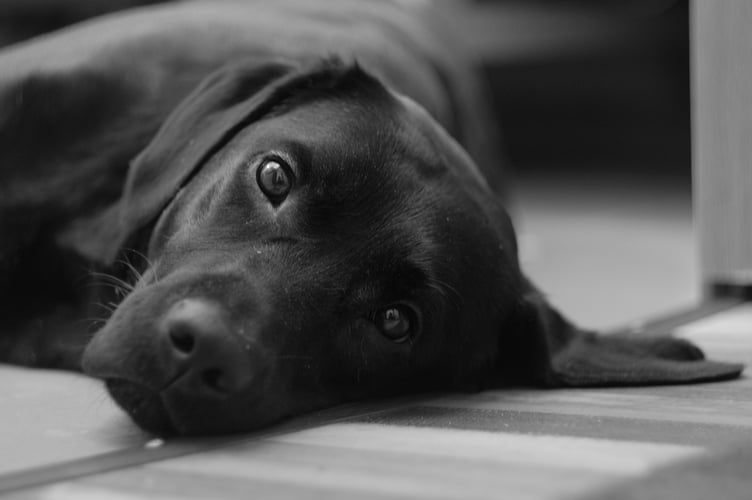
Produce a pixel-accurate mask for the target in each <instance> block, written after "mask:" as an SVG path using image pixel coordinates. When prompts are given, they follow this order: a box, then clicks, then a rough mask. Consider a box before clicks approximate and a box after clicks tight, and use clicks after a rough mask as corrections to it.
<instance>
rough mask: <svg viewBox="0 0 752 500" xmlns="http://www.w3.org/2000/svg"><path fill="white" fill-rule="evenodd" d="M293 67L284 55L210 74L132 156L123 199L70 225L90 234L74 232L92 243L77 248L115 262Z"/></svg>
mask: <svg viewBox="0 0 752 500" xmlns="http://www.w3.org/2000/svg"><path fill="white" fill-rule="evenodd" d="M293 72H294V68H293V67H292V66H291V65H289V64H286V63H283V62H280V61H275V60H270V61H264V62H259V61H242V62H238V63H233V64H231V65H228V66H226V67H223V68H221V69H219V70H217V71H216V72H214V73H212V74H211V75H209V76H208V77H206V78H205V79H204V80H203V81H202V82H201V83H200V84H199V85H198V86H197V87H196V88H195V89H194V90H193V92H191V93H190V94H189V95H188V96H187V97H186V98H185V99H184V100H183V101H182V102H181V103H180V105H178V106H177V108H176V109H175V110H174V111H173V112H172V113H171V114H170V115H169V116H168V117H167V119H166V120H165V121H164V122H163V124H162V127H161V128H160V129H159V131H158V132H157V133H156V135H155V136H154V137H153V139H152V140H151V142H150V143H149V144H148V146H147V147H146V148H145V149H144V150H142V151H141V153H140V154H139V155H138V156H136V158H135V159H134V160H132V162H131V167H130V169H129V172H128V177H127V179H126V183H125V187H124V190H123V194H122V196H121V198H120V200H119V202H118V203H117V204H116V205H115V206H113V207H112V208H111V209H110V210H108V211H106V212H104V213H102V214H100V215H99V216H98V217H96V218H93V219H90V220H87V221H83V222H82V224H81V227H80V228H79V229H77V228H75V227H74V228H72V231H71V234H75V233H74V232H80V233H86V234H88V235H89V238H88V239H87V238H85V237H82V238H75V239H77V240H79V241H85V242H86V241H88V245H90V248H79V251H82V253H85V254H87V255H89V256H91V257H93V258H95V259H96V260H99V261H104V262H111V261H112V260H113V259H114V258H115V257H116V254H117V252H118V250H119V249H120V248H121V247H122V246H123V244H124V242H125V241H126V240H127V238H128V237H129V236H132V235H133V233H134V232H135V231H136V230H138V229H139V228H140V227H142V226H144V225H145V224H147V223H148V222H149V221H151V220H152V219H153V218H154V217H155V216H157V215H158V214H159V212H160V211H161V210H162V209H163V208H164V206H165V205H166V204H167V203H168V202H169V201H170V200H171V199H172V197H173V196H175V194H176V193H177V192H178V190H179V189H180V188H181V187H182V186H183V185H184V184H185V183H186V182H187V180H188V179H189V178H190V176H191V175H192V174H193V173H194V172H195V171H196V169H198V168H199V167H200V166H201V165H202V164H203V163H204V162H205V161H206V160H207V159H208V158H209V157H210V156H211V155H212V154H213V153H215V152H216V151H217V150H218V149H220V148H221V147H222V146H223V145H224V144H226V142H227V141H228V140H230V139H231V138H232V136H233V135H235V134H236V133H237V132H238V130H240V129H241V128H242V127H244V126H246V125H247V124H248V123H251V122H252V121H254V120H255V119H257V118H258V117H259V116H262V115H263V114H265V113H266V112H268V110H269V109H270V107H271V106H273V105H274V104H275V103H276V102H277V100H278V99H277V97H278V96H277V93H279V90H280V87H283V86H284V82H285V80H286V78H285V77H286V76H289V75H291V74H292V73H293ZM92 235H96V236H95V237H91V236H92ZM69 239H71V238H70V237H69ZM77 246H78V247H81V245H77Z"/></svg>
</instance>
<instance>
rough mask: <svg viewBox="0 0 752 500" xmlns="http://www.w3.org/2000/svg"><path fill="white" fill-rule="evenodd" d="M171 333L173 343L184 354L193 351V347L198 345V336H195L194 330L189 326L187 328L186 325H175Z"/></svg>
mask: <svg viewBox="0 0 752 500" xmlns="http://www.w3.org/2000/svg"><path fill="white" fill-rule="evenodd" d="M169 335H170V340H171V341H172V345H173V346H174V347H175V349H177V350H178V351H179V352H181V353H183V354H190V353H191V352H193V348H194V347H195V346H196V338H195V337H194V335H193V332H191V331H190V329H189V328H186V327H185V325H180V324H177V325H173V327H172V328H170V332H169Z"/></svg>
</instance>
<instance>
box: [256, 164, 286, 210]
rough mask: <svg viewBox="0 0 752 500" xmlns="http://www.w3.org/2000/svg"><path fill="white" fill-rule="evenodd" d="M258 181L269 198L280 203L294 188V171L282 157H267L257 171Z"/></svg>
mask: <svg viewBox="0 0 752 500" xmlns="http://www.w3.org/2000/svg"><path fill="white" fill-rule="evenodd" d="M256 182H257V183H258V185H259V188H261V191H262V192H263V193H264V194H265V195H266V197H267V198H269V199H270V200H271V201H273V202H275V203H279V202H280V201H282V200H283V199H284V198H285V197H286V196H287V195H288V193H289V192H290V189H291V188H292V171H291V170H290V166H289V165H287V163H285V162H283V161H282V160H280V159H277V158H271V159H267V160H264V162H263V163H262V164H261V165H260V166H259V168H258V170H257V171H256Z"/></svg>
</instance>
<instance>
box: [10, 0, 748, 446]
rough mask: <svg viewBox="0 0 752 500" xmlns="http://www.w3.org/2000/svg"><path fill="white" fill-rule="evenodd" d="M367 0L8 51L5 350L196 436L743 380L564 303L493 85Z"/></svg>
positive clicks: (108, 32) (176, 20) (202, 19)
mask: <svg viewBox="0 0 752 500" xmlns="http://www.w3.org/2000/svg"><path fill="white" fill-rule="evenodd" d="M363 4H366V5H368V4H370V2H345V3H343V4H342V5H337V6H334V5H333V1H326V2H322V5H323V6H324V8H327V7H328V8H330V9H333V10H332V11H325V10H324V9H322V6H321V5H318V6H316V5H315V3H313V2H309V1H305V2H296V1H294V0H289V1H286V2H275V3H274V4H273V6H272V5H266V4H260V3H259V4H252V3H250V2H247V3H242V4H215V5H214V6H211V7H207V6H205V5H202V4H187V5H182V6H177V7H167V8H155V9H145V10H142V11H136V12H134V13H127V14H121V15H118V16H115V17H113V18H111V19H105V20H102V21H97V22H94V23H92V24H90V25H84V26H82V27H78V28H75V29H73V30H70V31H67V32H62V33H60V34H55V35H52V36H51V37H48V38H46V39H40V40H37V41H32V42H31V43H29V44H26V45H24V46H20V47H17V48H14V49H11V50H9V51H6V53H5V54H3V55H2V56H0V67H1V68H3V71H2V72H1V73H2V75H3V78H2V80H0V102H2V107H1V108H0V109H2V115H0V231H1V233H0V294H2V296H1V297H0V299H1V300H2V304H3V306H4V307H3V311H4V312H3V318H2V321H3V340H2V344H0V345H2V350H1V351H0V356H2V359H4V360H5V361H8V362H14V363H21V364H29V365H36V366H57V367H67V368H73V369H76V368H79V367H81V365H82V366H83V369H84V371H86V372H87V373H90V374H91V375H93V376H96V377H100V378H102V379H104V380H105V381H106V382H107V386H108V388H109V390H110V392H111V394H112V395H113V397H114V398H115V400H116V401H117V402H118V403H119V404H120V405H121V406H122V407H123V408H124V409H125V410H126V411H127V412H128V413H129V414H130V415H131V416H132V417H133V419H134V420H135V421H136V422H137V423H138V424H140V425H141V426H143V427H145V428H147V429H149V430H153V431H156V432H162V433H170V432H178V433H186V434H189V433H207V432H228V431H240V430H246V429H252V428H256V427H259V426H263V425H267V424H269V423H271V422H274V421H275V420H278V419H280V418H282V417H285V416H288V415H292V414H297V413H301V412H305V411H310V410H312V409H316V408H321V407H324V406H329V405H334V404H337V403H339V402H343V401H351V400H357V399H363V398H368V397H375V396H384V395H394V394H399V393H405V392H410V391H423V390H436V389H463V390H466V389H471V390H475V389H478V388H482V387H486V386H491V385H494V386H498V385H502V384H511V383H522V384H535V385H540V386H548V387H552V386H582V385H629V384H656V383H687V382H699V381H708V380H721V379H726V378H732V377H736V376H738V375H739V373H740V372H741V366H738V365H732V364H724V363H718V362H712V361H706V360H704V359H703V356H702V353H701V352H700V351H699V349H697V348H696V347H694V346H693V345H691V344H690V343H688V342H686V341H682V340H677V339H672V338H669V337H660V338H646V337H630V336H609V337H598V336H596V335H594V334H593V333H590V332H584V331H582V330H579V329H577V328H575V327H574V326H572V325H571V324H570V323H569V322H568V321H567V320H566V319H564V318H563V317H562V316H561V315H560V314H559V313H558V312H557V311H556V310H554V309H553V308H552V307H551V306H550V305H549V304H548V303H547V302H546V300H545V298H544V297H543V296H542V295H541V294H540V293H538V292H537V291H536V289H535V288H534V287H533V286H532V285H531V284H530V283H529V282H528V281H527V280H526V279H525V277H524V275H523V274H522V272H521V271H520V268H519V264H518V261H517V255H516V253H517V251H516V244H515V237H514V231H513V229H512V225H511V223H510V221H509V218H508V216H507V214H506V212H505V211H504V209H503V208H502V205H501V203H500V201H499V197H498V195H497V193H496V189H497V187H498V182H499V179H500V177H499V175H498V173H497V171H498V168H499V165H497V164H495V162H494V161H493V158H494V154H493V153H492V152H491V149H492V148H491V146H490V145H489V144H490V143H489V141H488V135H489V134H493V133H494V128H493V125H492V124H491V122H490V121H489V120H487V119H486V118H485V117H484V111H483V108H482V105H481V104H480V102H479V101H478V98H477V97H476V96H477V89H478V88H479V87H478V85H477V82H475V81H474V80H473V78H472V77H471V76H470V72H469V70H462V65H461V63H460V62H456V63H452V58H451V56H450V54H449V53H448V52H446V51H444V50H443V49H440V48H439V47H441V45H440V44H438V42H437V40H435V39H433V38H431V35H430V32H429V31H427V26H426V25H424V24H421V23H417V21H416V20H415V19H414V18H413V17H412V16H410V15H409V12H406V11H403V10H401V9H400V8H398V7H397V6H396V5H391V4H385V3H381V2H379V6H374V5H369V6H366V5H363ZM220 5H221V6H220ZM331 12H334V13H336V14H332V13H331ZM356 60H357V61H358V62H356ZM452 64H456V65H452ZM426 110H428V111H426ZM484 130H486V133H485V134H484V133H483V131H484ZM452 136H453V137H452ZM457 141H459V142H460V143H461V144H462V145H463V146H464V147H465V148H466V149H467V150H468V151H469V152H470V153H471V155H472V157H473V158H474V159H475V160H476V161H477V164H480V165H481V166H482V168H483V170H480V169H479V168H478V167H476V162H474V161H473V160H471V156H468V154H467V153H466V152H465V150H464V149H463V148H462V147H460V145H459V144H458V142H457ZM270 161H271V162H276V163H277V164H283V166H284V169H283V170H284V172H286V174H287V175H288V176H289V177H288V178H289V179H291V184H292V185H291V189H290V191H289V193H285V194H283V196H281V197H275V195H273V194H271V195H270V193H269V192H266V191H265V190H264V188H263V186H262V181H261V180H260V179H261V174H260V173H259V172H260V169H262V168H264V166H265V165H267V164H268V162H270ZM92 269H96V271H95V272H94V273H93V276H94V278H95V280H94V282H95V283H99V285H96V286H87V283H86V282H85V280H82V279H81V278H80V275H81V273H82V272H83V271H85V270H92ZM110 285H114V286H110ZM97 304H101V305H104V306H105V307H107V304H112V307H113V308H114V311H113V312H112V314H111V315H110V316H109V318H107V320H106V322H105V323H104V325H103V326H102V327H101V329H99V330H98V331H97V332H96V333H95V334H94V336H93V338H92V339H91V341H90V342H88V346H86V348H85V350H84V346H85V345H86V344H87V341H88V340H89V339H88V336H87V335H86V332H85V331H83V332H82V330H85V328H84V327H83V326H82V325H83V323H82V322H81V320H82V319H85V318H87V317H90V316H92V315H100V316H101V313H102V311H99V312H96V308H97V307H99V306H97ZM395 311H396V313H395ZM387 312H388V313H387ZM394 314H398V315H399V316H400V317H401V318H402V319H403V321H402V322H401V323H400V322H399V321H397V322H398V326H397V333H400V332H401V333H404V335H401V334H400V335H399V336H394V332H390V331H389V327H388V324H389V323H388V322H389V321H392V323H391V325H392V327H394V321H395V318H394ZM390 315H391V316H390ZM405 318H406V320H405ZM405 321H407V322H409V324H408V323H406V322H405ZM385 325H387V326H385Z"/></svg>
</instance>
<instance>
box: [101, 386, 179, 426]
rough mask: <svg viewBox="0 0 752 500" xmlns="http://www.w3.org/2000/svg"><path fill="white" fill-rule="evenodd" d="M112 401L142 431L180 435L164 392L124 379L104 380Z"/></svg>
mask: <svg viewBox="0 0 752 500" xmlns="http://www.w3.org/2000/svg"><path fill="white" fill-rule="evenodd" d="M104 382H105V385H106V387H107V390H108V392H109V393H110V395H111V396H112V399H114V400H115V402H116V403H117V404H118V406H120V407H121V408H122V409H123V410H124V411H125V412H126V413H127V414H128V415H130V417H131V418H132V419H133V421H134V422H136V424H138V426H139V427H141V428H142V429H144V430H146V431H148V432H152V433H154V434H158V435H162V436H169V435H175V434H178V433H179V431H178V428H177V426H176V425H175V422H174V420H173V418H172V416H171V415H170V412H169V410H168V408H167V406H166V405H165V404H164V401H163V400H162V392H161V391H154V390H153V389H151V388H149V387H147V386H146V385H143V384H139V383H137V382H133V381H131V380H127V379H123V378H115V377H108V378H106V379H104Z"/></svg>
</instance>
